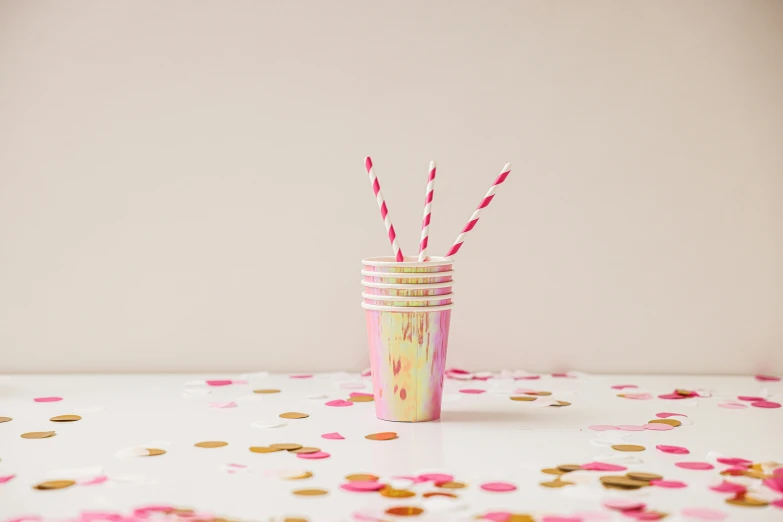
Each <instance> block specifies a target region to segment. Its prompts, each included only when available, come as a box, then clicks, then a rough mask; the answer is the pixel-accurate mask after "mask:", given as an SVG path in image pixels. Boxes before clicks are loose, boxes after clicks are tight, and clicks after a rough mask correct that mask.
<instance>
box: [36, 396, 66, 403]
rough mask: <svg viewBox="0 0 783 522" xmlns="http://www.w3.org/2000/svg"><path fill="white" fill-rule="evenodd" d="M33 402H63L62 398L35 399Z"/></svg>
mask: <svg viewBox="0 0 783 522" xmlns="http://www.w3.org/2000/svg"><path fill="white" fill-rule="evenodd" d="M33 400H34V401H35V402H58V401H61V400H63V398H62V397H36V398H35V399H33Z"/></svg>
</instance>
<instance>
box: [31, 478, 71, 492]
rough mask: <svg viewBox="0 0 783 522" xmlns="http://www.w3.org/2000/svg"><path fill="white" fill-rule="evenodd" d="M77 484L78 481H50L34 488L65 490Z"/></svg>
mask: <svg viewBox="0 0 783 522" xmlns="http://www.w3.org/2000/svg"><path fill="white" fill-rule="evenodd" d="M74 484H76V481H74V480H49V481H46V482H41V483H40V484H36V485H35V486H33V488H35V489H41V490H45V489H63V488H69V487H71V486H73V485H74Z"/></svg>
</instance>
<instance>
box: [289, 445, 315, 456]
mask: <svg viewBox="0 0 783 522" xmlns="http://www.w3.org/2000/svg"><path fill="white" fill-rule="evenodd" d="M288 451H289V452H290V453H296V454H299V453H318V452H319V451H321V448H313V447H309V446H308V447H303V448H299V449H294V450H288Z"/></svg>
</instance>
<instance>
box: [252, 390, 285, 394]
mask: <svg viewBox="0 0 783 522" xmlns="http://www.w3.org/2000/svg"><path fill="white" fill-rule="evenodd" d="M253 393H263V394H269V393H280V390H271V389H270V390H253Z"/></svg>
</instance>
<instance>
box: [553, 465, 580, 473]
mask: <svg viewBox="0 0 783 522" xmlns="http://www.w3.org/2000/svg"><path fill="white" fill-rule="evenodd" d="M557 469H559V470H560V471H565V472H566V473H570V472H572V471H578V470H580V469H582V466H580V465H579V464H561V465H559V466H558V467H557Z"/></svg>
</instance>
